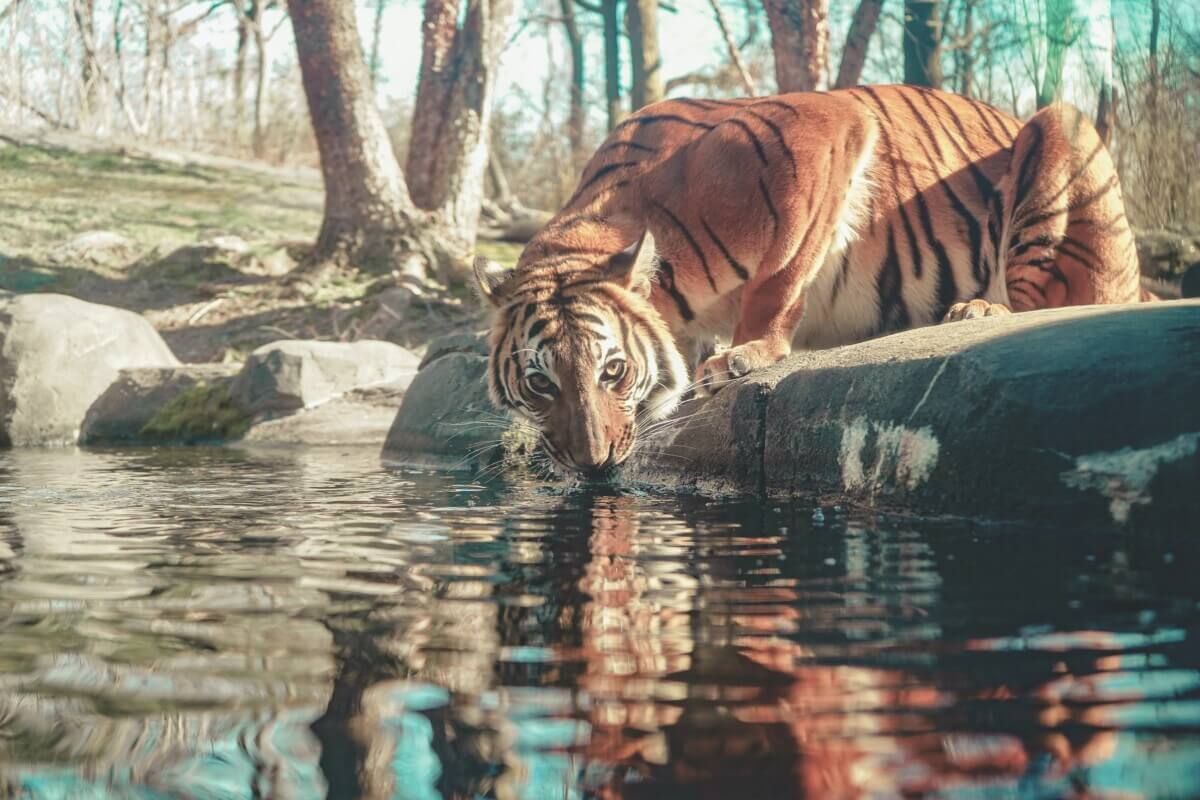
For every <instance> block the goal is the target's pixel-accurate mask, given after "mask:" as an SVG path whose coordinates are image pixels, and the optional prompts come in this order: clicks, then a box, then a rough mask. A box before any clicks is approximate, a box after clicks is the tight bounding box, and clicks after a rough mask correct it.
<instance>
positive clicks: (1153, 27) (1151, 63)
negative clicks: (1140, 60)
mask: <svg viewBox="0 0 1200 800" xmlns="http://www.w3.org/2000/svg"><path fill="white" fill-rule="evenodd" d="M1161 25H1162V2H1161V0H1150V55H1149V60H1148V62H1147V66H1148V67H1149V70H1150V92H1149V95H1148V97H1147V100H1148V103H1149V106H1150V117H1151V121H1152V122H1157V120H1158V89H1159V83H1160V77H1159V70H1158V31H1159V28H1160V26H1161Z"/></svg>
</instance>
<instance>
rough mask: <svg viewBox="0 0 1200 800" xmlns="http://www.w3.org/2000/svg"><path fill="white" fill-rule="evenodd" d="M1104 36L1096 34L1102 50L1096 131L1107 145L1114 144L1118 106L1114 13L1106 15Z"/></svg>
mask: <svg viewBox="0 0 1200 800" xmlns="http://www.w3.org/2000/svg"><path fill="white" fill-rule="evenodd" d="M1103 25H1104V27H1103V35H1102V36H1103V38H1101V36H1096V38H1097V40H1098V41H1096V42H1095V43H1094V47H1095V48H1096V50H1098V51H1100V53H1099V55H1100V58H1101V59H1102V62H1101V64H1100V95H1099V97H1098V98H1097V101H1096V133H1098V134H1100V141H1102V142H1104V144H1105V146H1108V145H1111V144H1112V133H1113V127H1114V126H1115V120H1116V108H1115V106H1114V104H1113V99H1114V98H1113V54H1114V51H1115V50H1116V46H1117V34H1116V30H1115V29H1114V28H1113V19H1112V14H1111V13H1110V14H1108V15H1106V18H1105V20H1104V23H1103Z"/></svg>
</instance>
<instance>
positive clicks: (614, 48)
mask: <svg viewBox="0 0 1200 800" xmlns="http://www.w3.org/2000/svg"><path fill="white" fill-rule="evenodd" d="M618 1H619V0H601V6H600V13H601V16H602V17H603V18H604V94H605V98H606V100H607V102H608V129H609V130H610V131H611V130H612V129H613V128H615V127H617V126H618V125H620V124H621V118H622V117H624V116H625V111H624V109H623V108H622V107H621V18H620V15H619V13H618Z"/></svg>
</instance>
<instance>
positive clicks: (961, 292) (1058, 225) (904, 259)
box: [474, 85, 1155, 478]
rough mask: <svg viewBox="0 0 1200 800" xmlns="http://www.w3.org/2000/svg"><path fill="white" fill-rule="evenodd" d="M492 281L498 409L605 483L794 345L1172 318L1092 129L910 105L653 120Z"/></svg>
mask: <svg viewBox="0 0 1200 800" xmlns="http://www.w3.org/2000/svg"><path fill="white" fill-rule="evenodd" d="M474 277H475V280H476V283H477V284H478V290H479V293H480V294H481V296H482V297H483V298H485V300H486V301H487V302H489V303H490V304H491V305H492V306H494V312H493V313H494V321H493V324H492V330H491V335H490V339H489V345H490V348H489V349H490V355H489V360H488V370H487V382H488V392H489V395H490V397H491V400H492V402H493V403H494V404H496V405H497V406H498V407H499V408H501V409H507V410H509V411H511V412H513V413H515V414H516V415H518V416H519V417H520V418H522V419H523V420H524V421H526V422H527V423H529V424H530V425H532V426H533V427H534V428H536V429H537V430H538V431H539V433H540V438H541V442H542V445H543V447H544V449H545V450H546V452H547V453H548V454H549V455H550V457H551V458H552V459H553V461H554V462H555V463H556V464H557V465H558V466H559V467H561V468H562V469H563V470H565V471H566V472H567V473H568V474H573V475H577V476H581V477H584V478H604V477H605V476H611V475H612V474H613V473H614V470H615V468H616V467H618V466H619V465H621V464H622V463H623V462H624V461H626V460H627V459H628V458H629V456H630V454H631V453H632V452H633V451H634V450H635V447H636V444H637V442H638V440H639V435H640V434H641V433H642V432H644V431H646V430H649V429H650V428H652V426H653V425H655V424H656V423H658V422H659V421H661V420H665V419H667V418H668V417H670V415H671V414H672V413H673V412H674V411H675V410H676V408H677V407H678V405H679V403H680V401H681V399H682V398H683V397H684V396H685V395H688V394H690V393H695V394H699V395H710V394H712V393H714V392H716V391H718V390H720V388H721V387H722V386H723V385H725V384H727V383H729V382H731V381H735V380H738V379H742V378H745V377H746V376H747V375H750V374H751V373H752V372H754V371H755V370H759V369H762V368H764V367H766V366H769V365H771V364H774V363H776V362H778V361H779V360H780V359H783V358H784V357H786V356H787V355H788V354H789V353H791V352H792V351H793V350H795V349H814V348H826V347H833V346H837V345H843V344H849V343H853V342H859V341H862V340H865V339H869V338H872V337H877V336H881V335H884V334H888V333H891V332H895V331H903V330H907V329H910V328H915V327H918V326H925V325H932V324H934V323H938V322H942V321H948V322H953V321H960V320H967V319H973V318H979V317H991V316H998V315H1004V314H1009V313H1012V312H1021V311H1027V310H1032V309H1040V308H1050V307H1058V306H1067V305H1079V304H1091V303H1134V302H1140V301H1150V300H1153V299H1155V298H1154V296H1153V295H1151V294H1149V293H1148V292H1146V291H1144V290H1143V289H1142V288H1141V284H1140V271H1139V268H1138V258H1137V251H1136V247H1135V242H1134V237H1133V233H1132V231H1131V229H1130V224H1129V221H1128V219H1127V218H1126V215H1125V210H1124V206H1123V203H1122V199H1121V187H1120V182H1119V180H1118V177H1117V173H1116V170H1115V168H1114V165H1113V161H1112V157H1111V155H1110V154H1109V151H1108V149H1107V147H1106V146H1105V144H1104V142H1103V141H1102V139H1101V137H1100V135H1099V134H1098V133H1097V131H1096V129H1095V128H1094V127H1093V126H1092V124H1091V123H1090V122H1089V121H1088V119H1087V118H1086V117H1085V116H1084V115H1083V114H1082V113H1080V112H1079V111H1078V110H1076V109H1074V108H1072V107H1071V106H1069V105H1065V104H1056V105H1053V106H1050V107H1047V108H1044V109H1042V110H1041V111H1038V112H1037V113H1035V114H1034V115H1033V116H1032V117H1031V118H1030V119H1028V120H1027V121H1026V122H1025V123H1024V124H1022V123H1020V122H1019V121H1018V120H1017V119H1015V118H1014V117H1012V116H1009V115H1007V114H1005V113H1003V112H1001V111H999V110H998V109H996V108H994V107H992V106H990V105H988V104H986V103H983V102H980V101H978V100H974V99H970V98H967V97H963V96H960V95H956V94H951V93H947V92H943V91H938V90H934V89H928V88H922V87H915V86H909V85H886V86H885V85H879V86H859V87H854V88H850V89H842V90H836V91H829V92H803V93H795V94H783V95H777V96H768V97H750V98H743V99H727V100H710V99H689V98H676V99H668V100H665V101H661V102H658V103H654V104H652V105H649V106H647V107H645V108H643V109H641V110H640V111H638V112H637V113H635V114H633V115H631V116H630V117H628V118H627V119H626V120H625V121H623V122H622V123H620V124H619V125H617V126H616V128H615V129H614V130H613V131H612V132H611V133H610V134H609V136H608V138H607V139H606V140H605V141H604V142H603V144H601V146H600V147H599V149H598V150H597V151H596V153H595V154H594V155H593V157H592V158H591V159H590V161H589V162H588V163H587V165H586V166H585V167H584V169H583V172H582V173H581V176H580V179H579V182H578V185H577V187H576V188H575V191H574V194H573V195H572V196H571V198H570V199H569V200H568V202H567V203H566V204H565V206H564V207H563V208H562V209H561V210H560V211H559V212H558V213H556V214H555V215H554V216H553V217H551V219H550V220H549V222H548V223H547V224H546V225H545V226H544V227H543V228H542V229H541V230H540V231H539V232H538V233H537V234H535V235H534V236H533V238H532V239H531V240H530V241H529V242H528V243H527V245H526V246H525V248H524V250H523V251H522V253H521V255H520V257H519V259H518V261H517V264H516V266H515V268H513V269H511V270H509V269H505V268H504V267H502V266H501V265H499V264H497V263H495V262H493V261H490V260H488V259H486V258H476V259H475V261H474ZM718 340H720V341H723V342H726V343H728V346H727V347H726V348H725V349H723V350H721V351H720V352H717V351H716V350H715V348H714V345H715V343H716V342H717V341H718Z"/></svg>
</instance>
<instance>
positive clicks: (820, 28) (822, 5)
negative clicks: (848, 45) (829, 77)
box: [762, 0, 829, 92]
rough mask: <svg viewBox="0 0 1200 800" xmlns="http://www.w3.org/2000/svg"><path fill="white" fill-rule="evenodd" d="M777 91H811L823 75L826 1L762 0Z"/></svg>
mask: <svg viewBox="0 0 1200 800" xmlns="http://www.w3.org/2000/svg"><path fill="white" fill-rule="evenodd" d="M762 3H763V8H764V9H765V10H766V12H767V25H768V26H769V27H770V28H771V48H772V50H773V51H774V53H775V80H776V83H777V84H778V86H779V91H780V92H811V91H813V90H814V89H818V88H820V86H821V83H822V81H823V80H824V78H825V58H826V52H827V50H828V48H829V0H762Z"/></svg>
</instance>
